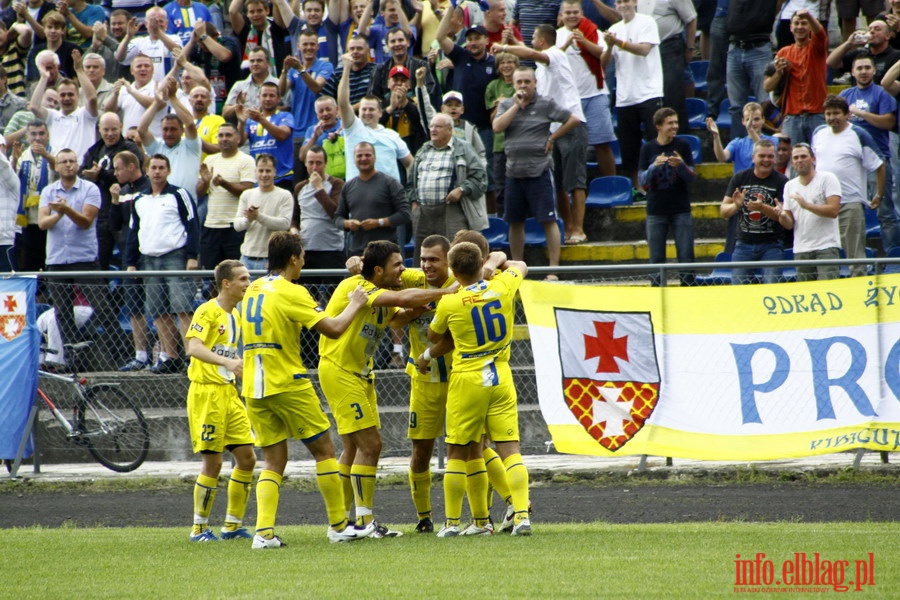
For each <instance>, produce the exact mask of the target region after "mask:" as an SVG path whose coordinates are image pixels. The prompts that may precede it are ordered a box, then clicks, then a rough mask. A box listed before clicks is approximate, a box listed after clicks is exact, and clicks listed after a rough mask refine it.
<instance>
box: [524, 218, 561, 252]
mask: <svg viewBox="0 0 900 600" xmlns="http://www.w3.org/2000/svg"><path fill="white" fill-rule="evenodd" d="M556 223H557V225H559V239H560V243H562V240H563V239H565V229H564V226H563V222H562V219H557V220H556ZM525 245H526V246H534V247H538V248H545V247H546V246H547V237H546V236H545V235H544V225H543V224H542V223H538V222H537V221H535V220H534V218H532V217H529V218H527V219H525Z"/></svg>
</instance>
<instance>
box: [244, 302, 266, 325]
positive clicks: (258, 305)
mask: <svg viewBox="0 0 900 600" xmlns="http://www.w3.org/2000/svg"><path fill="white" fill-rule="evenodd" d="M265 297H266V295H265V294H260V295H259V296H256V297H255V298H253V297H251V298H248V299H247V310H246V311H245V314H244V319H245V320H246V321H247V322H248V323H253V333H255V334H256V335H262V322H263V316H262V305H263V300H264V299H265ZM254 300H255V301H256V302H254Z"/></svg>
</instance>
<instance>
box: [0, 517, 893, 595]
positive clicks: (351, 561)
mask: <svg viewBox="0 0 900 600" xmlns="http://www.w3.org/2000/svg"><path fill="white" fill-rule="evenodd" d="M279 534H280V535H281V536H282V537H283V538H284V539H285V541H286V542H287V543H288V544H289V546H288V547H287V548H284V549H280V550H266V551H253V552H251V550H250V545H249V542H248V541H247V540H242V541H233V542H232V541H230V542H219V543H214V544H190V543H188V541H187V529H186V528H178V529H172V528H166V529H162V528H160V529H148V528H122V529H84V528H76V527H72V528H62V529H44V528H29V529H8V530H0V548H2V556H3V561H2V567H0V568H2V572H3V584H2V585H0V598H15V599H22V598H42V599H55V598H91V599H93V598H158V599H166V598H273V597H274V598H355V599H369V598H441V599H455V598H459V599H466V600H469V599H474V598H491V599H492V600H494V599H500V598H682V597H685V598H705V597H710V596H723V595H731V594H733V593H734V584H735V576H736V568H735V555H736V554H741V555H742V558H753V557H755V556H756V554H757V553H760V552H762V553H765V554H766V560H771V561H772V562H773V564H774V569H775V573H776V574H778V575H779V576H780V574H781V569H782V563H783V562H784V561H786V560H789V559H793V556H794V553H795V552H805V553H806V554H807V555H808V558H809V559H812V558H813V554H814V553H816V552H818V553H819V554H820V556H821V559H822V560H829V561H839V560H846V561H849V567H847V572H846V574H845V576H844V577H843V583H848V582H850V581H854V580H855V578H856V572H855V564H856V563H855V561H857V560H864V559H867V557H868V553H870V552H871V553H874V567H875V568H874V582H875V585H873V586H865V587H863V593H864V594H865V595H866V597H874V598H897V597H900V568H898V566H900V549H898V546H897V543H896V541H897V539H898V535H900V525H898V524H895V523H734V522H727V523H690V524H673V525H609V524H605V523H592V524H585V525H573V524H567V525H550V524H541V523H539V522H537V523H535V535H533V536H532V537H530V538H512V537H509V536H507V535H495V536H492V537H489V538H455V539H446V540H441V539H437V538H435V537H434V536H416V535H406V536H404V537H402V538H399V539H385V540H362V541H359V542H354V543H352V544H329V543H328V542H327V540H326V538H325V530H324V528H322V527H312V526H304V527H281V528H279ZM776 579H780V577H776ZM782 587H783V586H782ZM850 587H851V590H852V589H853V585H852V584H851V586H850ZM790 595H791V596H792V597H797V596H800V597H804V596H812V595H815V594H812V593H807V594H796V593H792V594H790Z"/></svg>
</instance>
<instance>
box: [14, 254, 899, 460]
mask: <svg viewBox="0 0 900 600" xmlns="http://www.w3.org/2000/svg"><path fill="white" fill-rule="evenodd" d="M854 264H864V265H866V266H867V269H868V270H869V272H870V273H873V274H874V273H880V272H883V271H887V272H897V273H900V258H891V259H883V258H881V259H860V260H848V259H840V260H829V261H773V262H744V263H718V262H716V263H693V264H677V263H668V264H657V265H646V264H644V265H636V264H628V265H593V266H563V267H554V268H552V269H551V268H549V267H535V268H532V269H530V276H532V277H534V278H536V279H542V278H543V276H544V275H545V274H548V273H554V274H557V275H558V276H559V277H560V278H561V279H562V280H563V281H562V285H587V284H593V285H650V284H651V281H653V280H656V281H658V282H659V285H673V284H675V283H676V282H677V281H678V274H679V272H680V271H684V270H692V271H694V272H696V273H697V275H698V282H700V283H705V284H710V283H719V284H721V283H723V282H724V281H727V277H719V278H714V277H713V278H710V277H709V276H710V275H711V274H714V273H719V274H720V275H721V274H722V273H723V270H724V271H727V270H728V269H730V268H762V267H783V268H786V269H792V268H796V267H797V266H799V265H809V266H814V265H839V266H841V267H842V269H843V270H846V269H845V268H846V267H849V266H851V265H854ZM263 274H264V273H262V272H253V275H254V276H257V275H263ZM20 275H35V276H37V277H38V278H39V280H40V281H41V283H42V284H52V282H53V281H54V280H58V279H75V280H77V279H83V278H87V279H94V280H95V281H101V282H102V283H94V284H87V285H95V286H99V288H100V289H95V290H91V291H92V294H85V295H89V296H93V297H97V293H99V294H100V295H101V296H103V297H105V298H106V300H107V301H108V302H109V306H110V308H111V312H112V314H114V315H115V323H114V324H112V325H109V324H107V325H106V326H104V324H102V323H99V321H98V318H97V315H96V313H94V314H92V315H89V318H87V319H86V322H85V323H82V324H81V327H79V329H78V331H77V333H76V335H77V338H78V339H74V340H72V339H67V340H66V341H81V340H88V339H90V340H94V341H95V344H94V346H93V347H92V350H91V351H88V352H85V353H84V355H85V356H84V360H83V361H82V364H79V365H77V368H78V370H79V371H80V372H83V373H85V376H86V377H87V378H89V379H90V380H91V381H94V382H101V381H108V382H116V383H119V384H120V386H121V389H122V390H123V391H124V392H125V393H126V394H127V395H128V396H129V397H131V398H134V399H136V400H137V402H138V404H139V406H140V407H141V409H142V410H143V412H144V414H145V416H146V417H147V420H148V423H149V424H150V429H151V451H150V458H149V460H182V459H185V458H187V457H188V456H190V454H191V448H190V440H189V434H188V427H187V419H186V413H185V398H186V393H187V388H188V385H189V382H188V380H187V376H186V374H185V373H184V371H183V370H182V371H179V372H177V373H174V374H166V375H162V374H154V373H151V372H150V371H148V370H142V371H132V372H121V371H120V370H119V369H120V368H121V366H122V365H123V364H125V363H126V362H127V361H128V360H129V359H130V358H132V357H133V356H134V350H135V348H134V345H133V335H132V324H131V323H130V322H129V319H128V306H127V304H126V300H127V298H125V296H124V293H123V290H124V289H125V288H126V287H127V286H124V285H123V282H124V281H126V280H128V279H134V278H140V279H143V280H147V279H151V278H159V277H173V276H178V277H184V278H187V279H188V280H190V281H192V282H193V283H194V285H195V288H196V290H197V291H196V295H195V300H194V306H195V307H196V306H198V305H199V304H200V303H201V302H202V301H203V297H204V296H203V290H204V289H206V288H207V285H208V282H209V281H210V280H211V279H212V272H210V271H172V272H167V271H134V272H117V271H112V272H97V271H90V272H72V273H33V274H20ZM346 276H347V273H346V272H345V271H343V270H310V271H304V273H303V275H302V276H301V280H300V281H301V283H303V281H304V280H306V281H310V280H315V281H317V282H319V283H316V284H315V285H312V286H310V287H311V290H310V291H311V292H312V293H313V295H314V296H315V297H316V298H317V299H318V300H319V302H320V303H322V305H323V306H324V304H325V303H327V301H328V298H329V297H330V294H331V292H332V291H333V290H334V288H335V287H336V286H337V284H338V282H339V281H340V280H341V279H342V278H344V277H346ZM79 285H81V286H82V287H84V285H85V284H79ZM41 287H42V288H44V289H46V288H47V287H49V286H47V285H43V286H41ZM83 291H84V290H83ZM45 302H46V298H39V303H42V304H43V305H42V306H41V307H40V308H41V309H44V310H48V309H49V308H50V307H49V306H48V305H46V304H44V303H45ZM80 312H82V313H85V312H88V311H85V310H83V309H81V310H80ZM82 316H84V315H82ZM52 317H53V313H46V314H44V315H43V316H42V317H40V318H39V320H38V321H39V327H40V328H41V329H42V330H43V331H44V332H45V333H46V332H47V331H48V330H51V329H52V328H53V327H54V326H55V322H54V321H55V319H54V318H52ZM148 325H149V327H148V333H149V335H148V348H147V350H148V352H149V353H150V355H151V357H153V356H154V355H155V354H156V352H157V351H158V336H157V335H156V331H155V327H154V325H153V323H152V320H149V321H148ZM515 326H516V335H515V337H514V341H513V342H512V348H511V357H510V365H511V366H512V368H513V371H514V373H515V375H516V387H517V389H518V393H519V415H520V429H521V438H522V450H523V452H525V453H530V454H536V453H543V452H547V451H549V450H550V449H551V447H552V444H550V443H549V440H550V434H549V431H548V429H547V426H546V424H545V422H544V419H543V417H542V416H541V413H540V409H539V406H538V398H537V385H536V381H535V373H534V360H533V355H532V348H531V343H530V340H529V337H528V331H527V327H526V321H525V315H524V311H523V309H522V306H521V304H520V305H518V307H517V311H516V318H515ZM50 337H51V338H52V337H53V336H52V332H51V336H50ZM390 338H391V336H386V339H388V341H389V342H390V343H386V344H384V345H383V347H382V349H381V351H380V352H379V354H378V356H377V357H376V369H377V374H376V390H377V394H378V405H379V411H380V414H381V424H382V438H383V448H384V450H383V455H384V456H403V455H407V454H409V452H410V443H409V441H408V440H407V439H406V431H407V420H408V413H407V411H408V406H409V377H408V376H407V375H406V374H405V372H404V370H403V369H402V368H396V367H397V366H398V365H397V363H393V362H392V360H393V357H392V356H391V347H392V344H393V343H400V344H403V345H404V348H405V349H406V351H407V353H408V349H409V346H408V343H407V339H406V335H405V333H404V332H398V333H397V334H396V335H395V336H394V339H390ZM317 342H318V334H316V333H315V332H309V333H307V332H304V335H303V338H302V340H301V345H302V354H303V359H304V363H305V364H306V365H307V366H308V367H309V370H310V374H311V379H312V381H313V384H314V385H315V386H316V389H317V391H318V392H319V397H320V398H322V400H323V406H324V407H325V409H326V411H327V410H328V409H327V403H325V402H324V398H323V396H322V394H321V390H320V388H319V383H318V377H317V371H316V369H315V367H316V364H317V357H318V352H317V347H318V343H317ZM49 357H50V355H48V357H46V358H45V360H50V361H51V362H52V361H53V359H52V358H49ZM404 359H405V356H404ZM42 385H47V386H51V387H52V386H53V382H47V383H44V382H42ZM48 391H49V392H50V393H53V392H54V391H56V390H52V389H51V390H48ZM55 396H56V397H65V394H62V393H57V394H56V395H55ZM62 408H63V410H66V407H62ZM58 429H59V428H58V427H56V426H55V421H54V420H53V419H52V418H51V417H50V416H49V415H44V416H43V417H42V418H41V419H40V422H39V426H38V428H37V439H38V451H39V452H40V458H41V460H42V461H43V462H79V461H82V460H84V461H89V460H91V459H90V457H89V456H88V455H87V453H86V452H84V455H83V456H81V455H80V454H79V452H81V451H79V450H73V449H72V446H71V445H70V444H68V443H67V442H66V440H65V439H64V437H63V436H64V433H63V432H62V431H59V430H58ZM336 437H337V436H335V438H336ZM336 442H337V443H338V445H339V443H340V442H339V440H336ZM292 444H293V442H292ZM297 444H298V447H297V448H292V452H293V454H292V455H293V456H305V453H304V452H302V451H301V450H300V448H299V443H297Z"/></svg>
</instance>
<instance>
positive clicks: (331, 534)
mask: <svg viewBox="0 0 900 600" xmlns="http://www.w3.org/2000/svg"><path fill="white" fill-rule="evenodd" d="M420 253H421V264H422V268H421V269H420V270H419V269H405V268H404V266H403V258H402V254H401V251H400V248H399V247H398V246H397V245H396V244H394V243H393V242H387V241H375V242H370V243H369V244H368V245H367V246H366V248H365V251H364V252H363V255H362V258H361V259H356V260H355V261H354V260H353V259H351V261H349V262H348V268H349V269H350V270H351V272H353V271H356V270H358V271H359V273H358V274H355V275H351V276H350V277H348V278H347V279H345V280H344V281H342V282H341V283H340V284H339V285H338V287H337V289H336V290H335V291H334V293H333V294H332V296H331V298H330V300H329V301H328V303H327V306H326V307H325V308H324V309H323V308H321V307H320V306H319V304H318V303H317V302H316V300H315V299H314V298H313V297H312V295H310V293H309V291H307V289H306V288H305V287H304V286H303V285H300V284H297V283H294V282H296V281H297V280H298V279H299V278H300V274H301V271H302V269H303V264H304V257H303V248H302V245H301V242H300V237H299V236H297V235H296V234H292V233H290V232H277V233H274V234H273V235H272V237H271V238H270V240H269V253H268V258H269V264H268V274H267V275H266V276H265V277H261V278H259V279H257V280H256V281H253V282H252V283H251V281H250V273H249V271H248V270H247V268H246V267H245V266H244V265H243V264H242V263H241V262H240V261H236V260H225V261H222V262H221V263H219V265H217V267H216V269H215V280H216V285H217V289H218V295H217V296H216V297H215V298H213V299H211V300H209V301H208V302H206V303H204V304H203V305H201V306H200V307H199V308H198V309H197V310H196V312H195V313H194V317H193V319H192V321H191V325H190V327H189V330H188V333H187V336H186V338H187V345H186V350H187V354H188V355H189V356H190V357H191V363H190V367H189V369H188V378H189V379H190V382H191V383H190V388H189V391H188V398H187V411H188V420H189V425H190V432H191V441H192V446H193V449H194V451H195V452H199V453H200V455H201V458H202V467H201V472H200V474H199V475H198V477H197V480H196V483H195V485H194V525H193V528H192V530H191V534H190V539H191V541H197V542H207V541H216V540H219V539H220V537H219V536H217V535H216V534H215V533H214V532H213V531H212V529H210V527H209V516H210V513H211V510H212V506H213V501H214V499H215V496H216V489H217V482H218V477H219V473H220V471H221V468H222V455H223V452H224V451H225V450H226V449H227V450H229V451H230V452H231V453H232V455H233V456H234V459H235V466H234V468H233V469H232V472H231V475H230V477H229V481H228V488H227V489H228V504H227V508H226V516H225V521H224V525H223V527H222V529H221V534H220V535H221V539H224V540H227V539H236V538H248V539H252V540H253V541H252V546H251V547H252V548H253V549H265V548H278V547H281V546H285V545H286V544H285V542H284V541H283V540H282V539H281V538H280V537H279V536H277V535H275V521H276V515H277V512H278V503H279V495H280V487H281V483H282V478H283V476H284V470H285V467H286V465H287V460H288V445H287V440H288V439H289V438H294V439H299V440H301V441H302V442H303V443H304V445H305V446H306V447H307V448H308V449H309V451H310V453H311V454H312V455H313V458H314V459H315V463H316V483H317V485H318V487H319V491H320V493H321V494H322V498H323V500H324V502H325V511H326V514H327V518H328V525H329V527H328V534H327V535H328V539H329V540H330V541H331V542H347V541H353V540H359V539H363V538H366V537H371V538H386V537H399V536H401V535H403V534H402V532H400V531H396V530H393V529H389V528H388V527H386V526H385V525H382V524H380V523H379V522H378V521H377V520H376V516H375V510H374V509H375V506H374V504H375V503H374V496H375V483H376V468H377V465H378V459H379V456H380V454H381V447H382V444H381V436H380V433H379V427H380V424H379V416H378V408H377V399H376V394H375V385H374V379H375V372H374V369H373V366H374V355H375V354H376V352H377V350H378V348H379V345H380V344H381V342H382V339H383V338H384V336H385V333H386V331H387V330H388V329H389V328H395V329H399V328H403V327H406V326H408V327H409V339H410V345H411V351H410V358H409V360H408V364H407V373H408V374H409V375H410V377H411V385H410V389H411V394H410V412H409V429H408V437H409V438H410V439H411V440H412V457H411V459H410V469H409V482H410V489H411V491H412V499H413V503H414V504H415V507H416V512H417V513H418V523H417V525H416V528H415V531H416V532H417V533H430V532H433V531H434V524H433V521H432V514H431V470H430V463H431V455H432V452H433V450H434V442H435V439H437V438H438V437H440V436H441V435H442V434H444V431H445V427H446V441H447V447H448V452H447V454H448V462H447V468H446V471H445V474H444V496H445V513H446V514H445V520H444V525H443V527H442V528H441V529H440V530H439V531H438V533H437V535H438V537H454V536H459V535H489V534H492V533H494V525H493V522H492V521H491V518H490V500H491V497H492V495H493V491H494V490H496V491H497V493H498V494H499V495H500V497H501V498H503V499H504V500H505V501H506V503H507V507H506V512H505V517H504V520H503V523H502V524H501V526H500V530H503V531H511V533H512V535H530V534H531V523H530V519H529V500H528V472H527V470H526V468H525V464H524V462H523V461H522V456H521V453H520V449H519V429H518V415H517V408H516V400H517V396H516V389H515V386H514V384H513V380H512V373H511V370H510V368H509V353H510V343H511V340H512V334H513V320H514V314H515V295H516V292H517V290H518V288H519V285H520V284H521V282H522V280H523V279H524V277H525V275H527V271H528V269H527V266H526V265H525V263H522V262H517V261H511V260H507V258H506V255H505V254H503V253H502V252H493V253H491V252H490V250H489V248H488V245H487V242H486V241H485V239H484V237H483V236H482V235H481V234H479V233H477V232H474V231H461V232H459V233H458V234H457V236H456V238H455V239H454V241H453V244H452V246H451V242H450V241H449V240H447V239H446V238H445V237H443V236H439V235H433V236H429V237H428V238H426V239H425V240H424V241H423V242H422V244H421V248H420ZM303 328H306V329H310V330H315V331H317V332H318V333H319V334H320V336H321V337H320V342H319V354H320V357H321V358H320V361H319V364H318V377H319V383H320V385H321V389H322V392H323V394H324V396H325V400H326V401H327V403H328V406H329V408H330V411H331V414H332V416H333V418H334V420H335V423H336V425H337V432H338V435H340V436H341V442H342V445H343V451H342V452H341V454H340V456H337V455H336V451H335V446H334V444H333V442H332V438H331V434H330V431H329V429H330V423H329V420H328V417H327V416H326V414H325V412H324V411H323V410H322V407H321V403H320V401H319V398H318V396H317V394H316V391H315V389H314V388H313V385H312V382H311V381H310V378H309V374H308V372H307V368H306V366H305V365H304V364H303V361H302V359H301V351H300V339H301V331H302V329H303ZM238 378H240V385H241V394H240V395H239V394H238V390H237V387H236V380H237V379H238ZM241 396H243V402H242V400H241ZM245 403H246V405H245ZM491 443H493V445H494V446H495V448H496V450H495V449H494V448H492V447H491V446H490V444H491ZM254 445H255V446H257V447H259V448H261V449H262V455H263V462H264V464H263V468H262V471H261V472H260V473H259V476H258V477H257V481H256V502H257V518H256V527H255V532H254V533H251V532H250V531H249V530H248V528H246V527H244V526H243V518H244V514H245V512H246V508H247V504H248V502H249V498H250V491H251V486H252V482H253V471H254V468H255V466H256V455H255V453H254V451H253V446H254ZM492 488H493V489H492ZM466 496H467V497H468V502H469V507H470V512H471V515H472V519H473V522H472V523H471V524H470V525H468V526H467V527H465V528H462V527H461V524H460V519H461V516H462V509H463V500H464V498H465V497H466Z"/></svg>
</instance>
